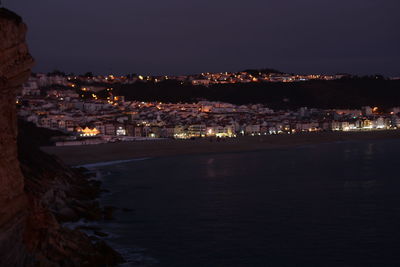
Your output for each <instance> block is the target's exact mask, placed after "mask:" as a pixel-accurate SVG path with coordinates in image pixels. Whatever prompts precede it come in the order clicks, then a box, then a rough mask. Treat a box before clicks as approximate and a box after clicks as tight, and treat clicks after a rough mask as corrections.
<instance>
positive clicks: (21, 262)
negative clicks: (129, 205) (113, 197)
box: [0, 9, 121, 266]
mask: <svg viewBox="0 0 400 267" xmlns="http://www.w3.org/2000/svg"><path fill="white" fill-rule="evenodd" d="M26 31H27V27H26V25H25V24H24V23H23V22H22V19H21V18H20V17H19V16H17V15H16V14H14V13H12V12H11V11H9V10H6V9H0V266H110V265H115V264H116V263H118V262H120V261H121V258H120V256H119V255H118V253H116V252H114V251H113V250H112V249H111V248H109V247H108V246H107V245H106V244H105V243H104V242H103V241H101V240H99V239H96V238H94V237H88V236H87V235H85V234H83V233H81V232H80V231H78V230H71V229H67V228H64V227H62V226H61V225H60V223H61V222H63V221H67V220H76V219H79V218H86V219H98V218H99V217H101V215H102V214H101V209H100V207H99V205H98V204H97V203H96V202H95V201H94V200H93V199H94V198H96V196H97V194H98V192H99V187H98V185H97V184H95V183H93V182H92V181H90V179H89V178H88V177H86V176H85V175H83V174H81V173H79V172H77V171H74V170H71V169H69V168H67V167H65V166H64V165H63V164H62V162H60V161H59V160H57V159H56V158H54V157H51V156H48V155H46V154H44V153H43V152H41V151H40V150H39V148H38V147H35V146H33V145H32V142H30V140H32V138H34V136H32V133H30V132H29V133H26V132H25V133H23V134H22V135H20V138H19V141H18V142H19V149H18V146H17V120H16V104H15V99H16V92H17V90H18V89H19V87H20V86H21V85H22V83H23V82H24V81H25V80H26V79H27V78H28V77H29V74H30V69H31V67H32V65H33V59H32V57H31V55H30V54H29V51H28V47H27V45H26V43H25V34H26ZM25 130H26V129H25Z"/></svg>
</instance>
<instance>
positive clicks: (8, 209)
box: [0, 9, 33, 266]
mask: <svg viewBox="0 0 400 267" xmlns="http://www.w3.org/2000/svg"><path fill="white" fill-rule="evenodd" d="M25 34H26V25H25V24H23V23H22V22H21V19H20V18H19V17H18V16H17V15H15V14H13V13H12V12H9V11H7V10H5V9H0V266H15V265H22V264H24V262H25V261H26V260H27V253H26V251H25V250H24V246H23V242H22V234H23V230H24V222H25V218H26V214H27V212H26V211H27V198H26V195H25V193H24V178H23V175H22V173H21V170H20V167H19V162H18V158H17V156H18V155H17V143H16V139H17V124H16V111H15V96H16V92H17V89H18V88H19V87H20V85H21V84H22V83H23V82H24V81H25V80H26V79H27V78H28V76H29V74H30V69H31V67H32V65H33V59H32V57H31V56H30V54H29V52H28V48H27V45H26V43H25Z"/></svg>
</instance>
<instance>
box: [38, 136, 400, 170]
mask: <svg viewBox="0 0 400 267" xmlns="http://www.w3.org/2000/svg"><path fill="white" fill-rule="evenodd" d="M398 138H400V130H391V131H374V132H324V133H304V134H296V135H268V136H254V137H240V138H232V139H222V140H220V141H217V140H215V139H213V140H210V139H196V140H172V139H165V140H157V141H136V142H121V143H109V144H101V145H87V146H69V147H55V146H54V147H42V150H43V151H45V152H46V153H48V154H52V155H55V156H57V157H59V158H61V159H62V160H63V161H64V162H65V163H66V164H68V165H71V166H73V165H82V164H92V163H97V162H106V161H115V160H129V159H134V158H144V157H164V156H176V155H189V154H203V153H225V152H241V151H256V150H266V149H276V148H288V147H294V146H299V145H309V144H321V143H331V142H340V141H358V140H377V139H398Z"/></svg>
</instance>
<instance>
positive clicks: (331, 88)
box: [114, 76, 400, 109]
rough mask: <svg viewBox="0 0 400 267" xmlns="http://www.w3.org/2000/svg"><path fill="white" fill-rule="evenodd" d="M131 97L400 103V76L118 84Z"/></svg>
mask: <svg viewBox="0 0 400 267" xmlns="http://www.w3.org/2000/svg"><path fill="white" fill-rule="evenodd" d="M114 94H115V95H124V96H125V97H126V99H127V100H138V101H162V102H173V103H176V102H196V101H198V100H202V99H203V100H211V101H224V102H229V103H233V104H249V103H263V104H267V105H269V106H270V107H271V108H278V109H281V108H297V107H301V106H308V107H315V108H360V107H361V106H366V105H369V106H379V107H393V106H400V80H386V79H383V78H381V77H375V76H374V77H372V76H371V77H364V78H358V77H353V78H346V79H340V80H333V81H324V80H313V81H306V82H294V83H247V84H245V83H240V84H225V85H222V84H220V85H213V86H210V87H203V86H192V85H189V84H185V85H181V84H180V83H179V82H176V81H165V82H161V83H156V84H155V83H135V84H129V85H118V86H115V87H114Z"/></svg>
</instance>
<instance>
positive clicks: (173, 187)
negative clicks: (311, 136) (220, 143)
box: [101, 140, 400, 267]
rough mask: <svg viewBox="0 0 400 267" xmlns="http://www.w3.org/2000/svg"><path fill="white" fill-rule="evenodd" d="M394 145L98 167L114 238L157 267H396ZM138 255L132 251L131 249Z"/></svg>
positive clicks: (398, 198) (398, 200)
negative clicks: (140, 250)
mask: <svg viewBox="0 0 400 267" xmlns="http://www.w3.org/2000/svg"><path fill="white" fill-rule="evenodd" d="M399 148H400V141H393V140H386V141H373V142H372V141H371V142H354V143H350V142H346V143H340V144H338V143H336V144H324V145H314V146H309V147H301V148H294V149H281V150H270V151H264V152H250V153H229V154H218V155H215V154H214V155H196V156H182V157H170V158H163V159H150V160H147V161H141V162H131V163H126V164H121V165H115V166H107V167H102V168H101V171H102V172H111V175H107V176H104V177H103V180H104V185H105V187H106V188H107V189H109V190H111V191H112V193H111V194H107V195H105V196H104V197H103V200H102V201H103V203H104V204H106V205H114V206H117V207H120V208H129V209H133V211H132V212H124V211H121V210H120V211H118V212H117V214H116V217H117V219H116V220H115V221H114V222H113V223H112V224H107V223H105V224H104V225H102V226H103V227H104V228H105V229H106V230H107V231H108V232H112V233H114V236H113V238H111V239H110V241H111V242H113V243H115V244H116V245H118V246H119V247H120V248H124V249H127V250H129V249H132V248H136V249H138V248H146V252H143V253H142V254H140V253H139V254H140V255H142V256H143V255H146V256H148V255H149V256H151V257H153V258H155V259H157V261H159V266H174V267H175V266H400V256H399V254H398V253H397V252H398V249H399V248H400V241H399V240H400V231H399V230H398V221H399V219H400V208H399V207H400V205H399V204H400V194H399V193H398V192H399V188H400V180H399V179H398V170H397V166H398V164H399V160H398V156H397V153H398V151H399ZM136 254H137V253H136Z"/></svg>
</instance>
